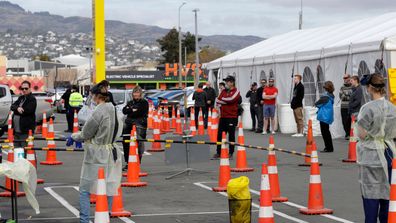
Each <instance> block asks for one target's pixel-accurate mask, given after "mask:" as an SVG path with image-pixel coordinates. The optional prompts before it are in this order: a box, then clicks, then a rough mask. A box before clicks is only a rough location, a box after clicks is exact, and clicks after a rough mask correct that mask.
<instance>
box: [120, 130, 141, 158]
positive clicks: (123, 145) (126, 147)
mask: <svg viewBox="0 0 396 223" xmlns="http://www.w3.org/2000/svg"><path fill="white" fill-rule="evenodd" d="M122 134H124V135H125V134H128V135H129V134H131V127H129V128H128V127H127V128H124V130H123V133H122ZM136 136H137V139H146V136H147V129H146V128H143V127H137V128H136ZM129 139H130V136H124V137H123V140H129ZM122 147H123V149H124V159H125V162H126V163H127V164H128V158H129V143H126V142H123V143H122ZM144 151H145V148H144V142H138V154H139V160H140V163H142V158H143V153H144Z"/></svg>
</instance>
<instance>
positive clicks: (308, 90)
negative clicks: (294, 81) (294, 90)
mask: <svg viewBox="0 0 396 223" xmlns="http://www.w3.org/2000/svg"><path fill="white" fill-rule="evenodd" d="M303 83H304V89H305V91H304V93H305V95H304V99H305V105H307V106H314V104H315V101H316V86H315V78H314V76H313V74H312V71H311V69H310V68H309V67H305V68H304V73H303Z"/></svg>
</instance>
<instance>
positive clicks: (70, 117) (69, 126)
mask: <svg viewBox="0 0 396 223" xmlns="http://www.w3.org/2000/svg"><path fill="white" fill-rule="evenodd" d="M80 109H81V108H80V107H70V108H68V109H67V111H66V118H67V130H69V131H73V119H74V111H77V113H78V112H79V111H80Z"/></svg>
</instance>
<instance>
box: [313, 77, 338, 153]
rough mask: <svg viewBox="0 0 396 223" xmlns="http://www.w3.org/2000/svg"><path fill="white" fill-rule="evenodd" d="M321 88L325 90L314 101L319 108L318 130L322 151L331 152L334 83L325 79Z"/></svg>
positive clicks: (332, 149)
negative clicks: (322, 144)
mask: <svg viewBox="0 0 396 223" xmlns="http://www.w3.org/2000/svg"><path fill="white" fill-rule="evenodd" d="M323 88H324V89H325V92H324V93H323V95H322V96H321V97H320V98H319V100H318V101H317V102H315V106H316V107H317V108H318V109H319V110H318V115H317V119H318V121H319V123H320V132H321V133H322V137H323V141H324V144H325V148H324V149H323V150H322V152H325V153H331V152H333V151H334V148H333V139H332V138H331V133H330V125H331V124H332V123H333V121H334V108H333V105H334V94H333V92H334V85H333V82H331V81H326V82H325V83H324V86H323Z"/></svg>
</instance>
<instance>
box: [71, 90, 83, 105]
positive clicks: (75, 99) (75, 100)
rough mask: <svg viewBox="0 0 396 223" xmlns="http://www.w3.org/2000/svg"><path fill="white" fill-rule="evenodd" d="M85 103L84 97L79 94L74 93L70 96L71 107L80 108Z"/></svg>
mask: <svg viewBox="0 0 396 223" xmlns="http://www.w3.org/2000/svg"><path fill="white" fill-rule="evenodd" d="M83 101H84V100H83V96H82V95H81V94H80V93H78V92H74V93H72V94H71V95H70V98H69V105H70V106H71V107H79V106H81V105H82V103H83Z"/></svg>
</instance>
